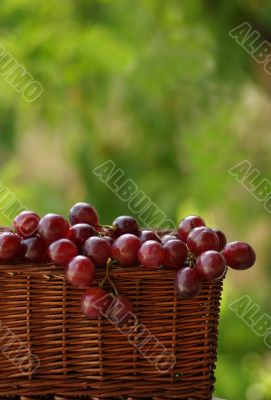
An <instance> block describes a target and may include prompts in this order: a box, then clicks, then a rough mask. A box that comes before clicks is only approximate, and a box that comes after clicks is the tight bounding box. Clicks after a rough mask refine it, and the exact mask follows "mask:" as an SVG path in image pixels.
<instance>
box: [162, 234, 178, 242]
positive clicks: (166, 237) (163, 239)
mask: <svg viewBox="0 0 271 400" xmlns="http://www.w3.org/2000/svg"><path fill="white" fill-rule="evenodd" d="M176 239H177V237H176V236H174V235H163V236H162V237H161V242H162V244H165V243H166V242H168V241H169V240H176Z"/></svg>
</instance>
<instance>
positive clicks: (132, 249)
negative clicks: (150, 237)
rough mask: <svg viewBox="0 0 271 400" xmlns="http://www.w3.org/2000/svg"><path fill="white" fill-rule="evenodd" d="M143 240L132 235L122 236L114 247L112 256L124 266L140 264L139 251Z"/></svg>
mask: <svg viewBox="0 0 271 400" xmlns="http://www.w3.org/2000/svg"><path fill="white" fill-rule="evenodd" d="M140 246H141V240H140V239H139V238H138V237H137V236H135V235H132V234H130V233H126V234H125V235H122V236H120V237H119V238H118V239H116V240H115V242H114V243H113V246H112V256H113V258H114V259H116V260H117V261H118V262H119V263H120V264H121V265H123V266H127V267H129V266H132V265H135V264H138V250H139V248H140Z"/></svg>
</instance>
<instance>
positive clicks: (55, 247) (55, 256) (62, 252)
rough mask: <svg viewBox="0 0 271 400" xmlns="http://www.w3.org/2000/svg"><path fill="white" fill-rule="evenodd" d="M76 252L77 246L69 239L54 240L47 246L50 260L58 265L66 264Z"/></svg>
mask: <svg viewBox="0 0 271 400" xmlns="http://www.w3.org/2000/svg"><path fill="white" fill-rule="evenodd" d="M77 254H78V250H77V247H76V246H75V244H74V243H73V242H72V241H71V240H69V239H59V240H56V241H55V242H53V243H51V244H50V246H49V248H48V255H49V258H50V260H51V261H52V262H53V263H55V264H58V265H67V264H68V263H69V262H70V261H71V259H72V258H74V257H76V256H77Z"/></svg>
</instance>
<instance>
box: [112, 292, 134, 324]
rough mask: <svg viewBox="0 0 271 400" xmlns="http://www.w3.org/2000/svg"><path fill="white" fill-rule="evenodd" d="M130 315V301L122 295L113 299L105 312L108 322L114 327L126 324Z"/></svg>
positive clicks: (131, 307) (131, 306)
mask: <svg viewBox="0 0 271 400" xmlns="http://www.w3.org/2000/svg"><path fill="white" fill-rule="evenodd" d="M132 313H133V305H132V303H131V302H130V300H129V299H128V298H127V297H126V296H123V295H118V296H116V297H114V298H113V300H112V302H111V304H110V307H109V308H108V310H107V316H108V318H109V320H110V322H111V323H113V324H115V325H123V324H125V323H126V322H128V321H129V319H130V318H131V314H132Z"/></svg>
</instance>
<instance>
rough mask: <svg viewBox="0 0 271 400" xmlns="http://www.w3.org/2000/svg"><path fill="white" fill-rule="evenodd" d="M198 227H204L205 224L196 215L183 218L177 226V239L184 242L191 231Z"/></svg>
mask: <svg viewBox="0 0 271 400" xmlns="http://www.w3.org/2000/svg"><path fill="white" fill-rule="evenodd" d="M199 226H205V222H204V221H203V219H202V218H201V217H198V216H197V215H190V216H188V217H185V218H184V219H183V220H182V221H181V222H180V224H179V228H178V234H179V238H180V239H181V240H182V241H183V242H186V239H187V236H188V235H189V233H190V232H191V231H192V229H194V228H197V227H199Z"/></svg>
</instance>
